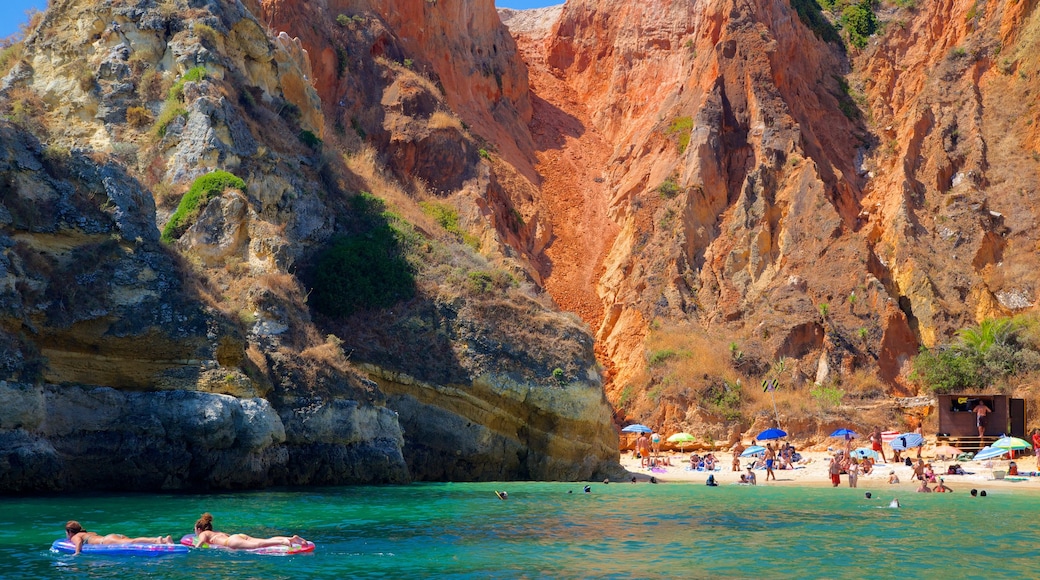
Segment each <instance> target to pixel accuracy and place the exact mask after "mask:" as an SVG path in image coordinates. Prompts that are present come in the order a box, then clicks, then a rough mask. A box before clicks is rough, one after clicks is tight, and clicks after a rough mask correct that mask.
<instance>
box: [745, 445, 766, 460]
mask: <svg viewBox="0 0 1040 580" xmlns="http://www.w3.org/2000/svg"><path fill="white" fill-rule="evenodd" d="M765 452H766V448H765V447H762V446H761V445H752V446H751V447H748V448H747V449H745V450H744V452H743V453H741V454H740V456H741V457H751V456H752V455H761V454H763V453H765Z"/></svg>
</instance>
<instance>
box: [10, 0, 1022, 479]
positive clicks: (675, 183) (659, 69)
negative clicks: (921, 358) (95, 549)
mask: <svg viewBox="0 0 1040 580" xmlns="http://www.w3.org/2000/svg"><path fill="white" fill-rule="evenodd" d="M821 4H823V5H825V6H831V5H833V4H835V3H833V2H824V3H817V2H814V1H811V0H796V1H794V2H790V1H788V0H739V1H738V0H711V1H704V2H679V1H672V0H662V1H659V2H636V1H634V0H600V1H595V2H594V1H591V0H569V1H568V2H567V3H566V4H564V5H563V6H562V7H555V8H552V9H546V10H543V11H538V12H516V11H502V12H501V16H500V17H499V16H496V12H495V10H494V6H493V3H492V1H491V0H463V1H460V2H443V1H439V2H432V1H429V0H394V1H391V2H370V1H368V0H324V1H321V2H302V1H297V0H243V1H242V2H226V1H223V0H151V1H143V2H137V3H130V2H122V1H119V2H97V1H89V0H64V1H62V2H56V3H54V5H53V6H52V7H51V8H50V9H49V10H48V11H47V13H46V14H45V15H44V16H43V18H42V19H41V21H40V22H39V23H38V25H37V26H35V27H34V28H33V30H32V31H31V33H30V35H29V36H28V38H26V40H25V42H24V44H23V45H21V46H19V47H16V48H18V50H17V51H5V52H4V53H3V58H0V63H4V66H5V67H6V69H5V70H2V71H0V72H2V73H3V76H2V80H0V106H2V108H3V114H4V116H5V119H6V120H5V121H4V122H3V124H0V132H2V135H3V140H2V143H3V150H2V151H0V153H2V157H0V187H2V188H3V190H2V194H3V197H2V202H3V206H2V211H0V228H2V235H3V238H2V239H3V247H4V252H3V256H2V260H3V261H0V266H2V267H3V276H4V278H3V280H4V282H3V286H2V288H3V294H2V296H3V298H2V300H3V302H2V304H3V307H2V308H3V310H2V312H3V316H2V317H0V331H2V336H0V339H2V340H3V341H4V344H5V346H6V347H7V348H6V349H5V352H6V354H5V355H4V357H3V359H2V360H3V362H2V364H3V369H4V374H5V376H4V377H3V378H5V379H6V382H5V383H3V386H2V389H0V390H2V392H0V397H2V400H4V401H5V402H8V403H9V404H6V405H3V406H0V409H3V410H2V411H0V439H2V441H3V447H2V448H3V449H4V453H3V454H0V455H2V457H4V458H5V461H6V462H7V463H6V466H7V467H9V468H10V469H9V470H8V471H6V472H5V474H9V475H5V477H7V479H6V480H5V483H4V484H3V486H4V488H5V489H8V490H33V489H61V488H66V487H71V486H75V485H88V486H91V487H130V488H151V487H154V486H157V485H158V486H165V487H168V488H190V487H236V486H255V485H265V484H271V483H345V482H369V481H380V482H383V481H405V480H408V479H420V480H422V479H438V480H468V479H485V480H491V479H510V478H533V479H586V478H597V479H598V478H601V477H604V476H607V475H617V474H619V468H618V465H617V463H616V459H617V441H618V440H617V433H616V431H615V427H614V424H615V423H618V422H621V421H623V420H632V419H638V420H640V421H641V422H647V423H651V424H654V425H656V426H659V427H660V428H662V429H663V430H665V431H679V430H686V431H691V432H696V433H700V434H704V435H706V436H708V437H710V438H714V439H716V440H720V439H722V440H725V439H730V438H734V437H737V436H739V434H740V433H741V432H742V431H745V430H749V429H750V430H754V429H756V428H758V427H760V426H764V425H766V424H768V422H769V421H771V420H772V419H771V416H772V415H773V409H772V405H770V404H769V402H767V401H764V400H762V399H761V398H760V397H759V396H758V395H757V394H755V393H754V391H755V390H756V389H749V388H747V385H748V384H757V382H758V381H760V380H761V379H762V378H766V377H776V378H779V379H780V380H781V384H782V389H781V391H780V393H779V394H778V396H779V398H780V400H781V405H780V407H781V409H780V411H781V415H782V419H783V420H784V422H785V423H784V424H785V426H786V427H788V428H789V430H791V431H793V432H796V434H797V435H798V436H800V437H802V438H812V437H814V436H816V435H819V434H820V433H821V432H822V433H826V432H829V429H830V427H831V426H832V424H833V423H834V422H835V421H838V420H839V419H840V421H841V422H842V424H845V423H847V422H848V421H849V420H853V419H856V420H861V419H862V417H861V416H853V415H851V414H850V413H851V411H850V410H849V409H852V408H853V407H850V406H848V405H841V406H839V405H836V404H835V403H834V402H833V399H834V397H838V398H839V399H840V397H841V396H843V394H844V395H847V396H848V397H851V398H853V399H855V401H854V402H855V403H857V404H858V405H859V408H860V409H868V411H864V412H865V413H866V414H867V415H866V416H870V417H871V418H873V419H875V420H878V421H883V422H885V423H886V424H887V423H889V422H891V421H898V417H896V416H895V415H894V411H893V407H892V406H891V405H888V404H887V403H886V401H887V400H889V398H890V397H891V396H892V395H896V394H909V393H910V392H911V391H913V390H914V389H915V386H914V385H913V384H912V383H911V382H909V381H907V372H908V361H909V360H910V358H911V357H912V356H913V355H914V353H916V352H917V351H918V348H919V347H920V346H922V345H924V346H933V345H935V344H938V343H941V342H943V341H945V340H947V339H948V338H949V337H951V336H952V335H953V333H954V332H955V331H956V330H957V329H959V328H961V327H964V326H966V325H969V324H971V323H973V322H977V321H980V320H982V319H984V318H987V317H993V316H998V315H1001V316H1004V315H1011V314H1015V313H1020V312H1026V311H1030V310H1032V309H1033V306H1034V303H1035V301H1036V298H1035V293H1036V288H1035V276H1034V275H1032V272H1035V270H1036V268H1035V264H1034V262H1035V260H1036V252H1035V248H1036V247H1037V243H1038V239H1037V237H1038V236H1037V234H1036V233H1035V227H1034V223H1035V222H1036V213H1037V211H1036V208H1035V207H1034V205H1035V204H1034V203H1033V202H1032V199H1033V197H1034V196H1035V191H1036V184H1037V175H1036V170H1037V168H1036V163H1037V159H1036V157H1037V154H1036V151H1035V150H1036V149H1037V146H1038V145H1037V143H1038V141H1040V135H1038V133H1037V128H1036V124H1035V123H1034V121H1035V119H1034V117H1035V115H1033V113H1032V108H1031V106H1030V105H1028V103H1030V102H1031V99H1030V95H1031V93H1032V91H1033V88H1034V85H1035V78H1036V75H1037V71H1038V70H1040V69H1038V66H1040V62H1038V61H1037V58H1036V56H1035V55H1036V54H1038V53H1037V50H1036V46H1034V45H1035V43H1036V41H1035V39H1036V38H1040V36H1037V35H1036V34H1035V32H1036V30H1037V27H1038V26H1040V23H1038V21H1037V18H1038V16H1037V12H1036V2H1034V1H1029V2H1025V1H1019V2H1010V1H1009V2H984V3H979V2H972V1H968V0H941V1H937V2H930V3H914V2H885V1H883V2H880V3H875V4H874V5H873V6H874V9H873V12H872V13H873V14H874V17H875V18H877V22H876V23H877V24H878V26H877V27H876V30H874V31H873V32H872V33H871V31H865V32H864V34H865V36H862V37H857V38H859V40H857V41H856V42H855V43H853V42H850V41H849V40H850V39H852V36H850V34H851V32H852V30H851V28H852V25H851V24H849V23H846V24H847V25H846V27H845V28H844V29H839V28H838V26H839V25H840V18H841V16H840V14H831V15H825V14H823V13H822V12H821V11H820V6H821ZM500 18H501V21H504V22H505V25H506V26H508V28H506V26H503V24H502V22H501V21H500ZM857 34H859V32H858V31H857ZM860 40H862V42H861V41H860ZM1022 103H1027V105H1026V106H1025V107H1023V106H1022ZM160 232H161V234H160ZM159 407H161V411H160V410H158V408H159ZM767 407H768V408H767ZM843 413H844V414H843ZM871 413H874V414H873V415H871ZM200 417H201V419H200ZM862 420H864V421H865V420H867V419H862ZM106 455H116V456H119V457H126V458H127V460H126V462H125V463H124V464H120V466H119V468H120V471H119V473H120V474H125V473H131V474H133V475H132V477H125V478H120V479H117V478H115V477H113V476H112V475H111V473H114V472H106V471H104V470H101V471H99V472H92V471H90V470H89V469H88V468H87V467H88V466H90V465H94V464H97V463H98V459H99V458H101V457H104V456H106Z"/></svg>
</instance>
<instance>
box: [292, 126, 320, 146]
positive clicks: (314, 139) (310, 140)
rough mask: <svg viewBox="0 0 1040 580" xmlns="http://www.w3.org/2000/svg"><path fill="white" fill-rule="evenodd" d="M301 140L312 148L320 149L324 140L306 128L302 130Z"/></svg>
mask: <svg viewBox="0 0 1040 580" xmlns="http://www.w3.org/2000/svg"><path fill="white" fill-rule="evenodd" d="M298 137H299V139H300V142H301V143H303V144H304V145H306V146H308V147H310V148H311V149H313V150H315V151H318V150H320V149H321V145H322V141H321V138H320V137H318V136H317V135H315V134H314V133H313V132H312V131H308V130H306V129H304V130H303V131H300V134H299V135H298Z"/></svg>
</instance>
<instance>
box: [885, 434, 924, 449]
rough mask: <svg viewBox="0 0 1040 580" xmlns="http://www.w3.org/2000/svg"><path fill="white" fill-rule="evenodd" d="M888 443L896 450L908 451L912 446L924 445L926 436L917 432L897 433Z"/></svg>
mask: <svg viewBox="0 0 1040 580" xmlns="http://www.w3.org/2000/svg"><path fill="white" fill-rule="evenodd" d="M888 444H889V445H890V446H891V447H892V449H895V450H896V451H906V450H907V449H910V448H912V447H920V446H922V445H924V437H921V436H920V435H919V434H917V433H902V434H900V435H896V438H895V439H893V440H891V441H889V442H888Z"/></svg>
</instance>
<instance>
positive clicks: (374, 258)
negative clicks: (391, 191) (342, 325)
mask: <svg viewBox="0 0 1040 580" xmlns="http://www.w3.org/2000/svg"><path fill="white" fill-rule="evenodd" d="M353 206H354V209H355V211H356V212H357V214H358V215H356V216H355V217H356V218H357V219H358V221H359V222H360V224H359V228H358V231H357V232H355V233H352V234H349V235H344V236H340V237H338V238H336V239H334V240H333V241H332V243H330V244H329V245H328V246H327V247H326V248H325V249H323V250H322V251H321V252H320V253H319V254H318V256H317V258H316V259H315V261H314V266H313V269H312V271H311V274H310V279H311V281H312V282H311V285H312V290H313V293H312V297H311V302H312V304H313V305H314V308H315V310H317V311H318V312H321V313H322V314H325V315H326V316H332V317H342V316H350V315H351V314H353V313H355V312H358V311H362V310H369V309H374V308H385V307H388V306H392V305H393V304H396V303H397V302H400V301H402V300H408V299H410V298H412V297H413V296H415V276H414V272H413V269H412V267H411V265H410V264H409V263H408V262H407V260H405V258H404V249H405V247H406V245H407V241H408V234H407V232H405V231H403V229H402V228H403V225H402V224H401V222H400V220H399V218H397V217H396V216H394V215H393V214H391V213H389V212H387V211H385V209H384V204H383V202H382V200H380V199H378V198H376V197H374V196H371V195H368V194H361V195H359V196H357V197H356V198H354V200H353Z"/></svg>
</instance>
